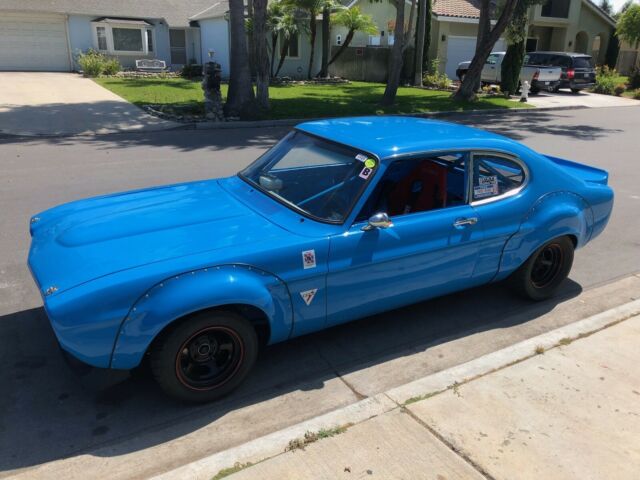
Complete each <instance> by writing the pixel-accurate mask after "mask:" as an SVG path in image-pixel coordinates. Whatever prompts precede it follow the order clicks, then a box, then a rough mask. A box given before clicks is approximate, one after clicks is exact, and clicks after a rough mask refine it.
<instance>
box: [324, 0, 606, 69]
mask: <svg viewBox="0 0 640 480" xmlns="http://www.w3.org/2000/svg"><path fill="white" fill-rule="evenodd" d="M353 5H358V6H359V7H360V9H361V11H362V12H363V13H366V14H369V15H371V16H372V17H373V19H374V21H375V22H376V24H377V25H378V28H379V29H380V33H379V34H378V35H365V34H362V33H357V34H356V35H355V36H354V38H353V41H352V42H351V46H352V47H353V48H354V50H355V49H359V51H358V53H359V54H358V55H350V54H349V53H345V54H344V57H345V61H343V62H340V63H338V62H337V63H338V64H337V65H336V66H335V67H334V70H333V71H334V73H337V74H340V73H341V72H342V71H349V72H351V74H352V77H353V75H354V74H356V75H357V74H360V75H362V74H364V73H366V75H368V76H369V77H370V78H366V79H371V78H372V76H373V77H375V76H376V75H377V73H378V72H379V70H380V66H381V65H383V64H384V62H376V61H375V60H369V59H372V58H375V57H381V56H382V55H381V54H380V53H377V54H375V53H372V52H369V51H368V50H369V49H373V48H376V49H377V48H388V47H389V46H390V45H393V25H394V23H395V15H396V12H395V8H394V7H393V6H392V5H391V4H390V2H370V1H368V0H351V1H350V2H349V3H348V6H353ZM479 5H480V3H479V2H478V1H477V0H434V1H433V7H432V17H431V44H430V47H429V58H431V59H435V58H437V59H439V60H440V69H441V71H442V72H444V73H446V74H447V76H449V78H455V70H456V66H457V65H458V63H459V62H462V61H465V60H470V59H472V58H473V55H474V53H475V46H476V36H477V32H478V21H479V17H480V9H479ZM409 12H410V2H409V0H407V1H406V2H405V18H406V19H407V21H408V18H409ZM614 29H615V20H613V19H612V18H611V17H610V16H609V15H607V14H606V13H605V12H604V11H602V10H601V9H600V8H599V7H597V6H596V5H595V4H594V3H592V2H591V1H590V0H549V1H547V2H546V3H544V4H540V5H535V6H533V7H532V8H531V10H530V12H529V25H528V35H527V42H526V49H527V51H533V50H556V51H568V52H583V53H589V54H593V55H594V58H595V60H596V62H597V63H603V62H604V58H605V53H606V49H607V45H608V42H609V38H610V36H611V33H612V32H613V30H614ZM345 35H346V30H345V29H344V28H341V27H335V28H333V30H332V44H333V45H334V46H338V45H340V41H341V39H342V38H344V37H345ZM505 49H506V41H505V39H500V40H498V42H497V43H496V45H495V47H494V50H495V51H501V50H502V51H504V50H505ZM365 61H367V62H368V63H369V64H373V63H375V68H371V65H364V63H365ZM346 62H349V64H348V65H345V63H346ZM361 64H362V65H361ZM347 76H348V75H347ZM378 77H379V75H378ZM362 79H365V78H362ZM376 79H377V80H380V79H379V78H376Z"/></svg>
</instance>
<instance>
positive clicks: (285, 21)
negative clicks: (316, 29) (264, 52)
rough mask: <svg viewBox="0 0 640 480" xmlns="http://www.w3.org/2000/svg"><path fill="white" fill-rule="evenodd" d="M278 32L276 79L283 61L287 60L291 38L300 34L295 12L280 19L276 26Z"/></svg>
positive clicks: (288, 13)
mask: <svg viewBox="0 0 640 480" xmlns="http://www.w3.org/2000/svg"><path fill="white" fill-rule="evenodd" d="M278 32H279V35H280V39H281V40H280V60H279V61H278V68H276V73H275V76H276V77H277V76H278V74H279V73H280V69H281V68H282V65H283V64H284V61H285V59H286V58H287V54H288V53H289V44H290V43H291V38H292V37H294V36H295V35H299V34H300V24H299V23H298V19H297V17H296V15H295V12H287V13H285V14H284V15H283V16H282V17H281V19H280V23H279V24H278Z"/></svg>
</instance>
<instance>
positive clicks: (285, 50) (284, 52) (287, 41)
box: [276, 37, 291, 77]
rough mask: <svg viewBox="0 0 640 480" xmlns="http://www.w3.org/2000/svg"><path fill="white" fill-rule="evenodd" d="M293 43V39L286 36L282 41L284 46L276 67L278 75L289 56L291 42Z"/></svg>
mask: <svg viewBox="0 0 640 480" xmlns="http://www.w3.org/2000/svg"><path fill="white" fill-rule="evenodd" d="M290 43H291V39H290V38H288V37H284V41H283V42H282V48H281V49H280V60H279V61H278V68H277V69H276V77H277V76H278V74H279V73H280V69H281V68H282V65H284V61H285V59H286V58H287V53H288V52H289V44H290Z"/></svg>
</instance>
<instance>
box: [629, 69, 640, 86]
mask: <svg viewBox="0 0 640 480" xmlns="http://www.w3.org/2000/svg"><path fill="white" fill-rule="evenodd" d="M637 88H640V67H634V68H633V70H631V73H630V74H629V89H631V90H635V89H637Z"/></svg>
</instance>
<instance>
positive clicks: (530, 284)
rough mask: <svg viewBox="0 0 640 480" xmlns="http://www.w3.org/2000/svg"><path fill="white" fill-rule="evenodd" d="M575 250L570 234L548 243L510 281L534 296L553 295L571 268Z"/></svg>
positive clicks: (521, 292) (512, 284) (530, 296)
mask: <svg viewBox="0 0 640 480" xmlns="http://www.w3.org/2000/svg"><path fill="white" fill-rule="evenodd" d="M573 250H574V247H573V242H572V241H571V239H569V237H558V238H555V239H553V240H551V241H550V242H547V243H545V244H544V245H543V246H542V247H540V248H539V249H538V250H536V251H535V252H534V253H533V255H531V256H530V257H529V258H528V259H527V261H526V262H524V264H522V265H521V266H520V268H518V269H517V270H516V271H515V272H514V273H513V274H512V276H511V278H510V279H509V283H510V285H511V286H512V287H513V288H514V289H515V290H516V291H517V292H518V293H520V294H521V295H524V296H525V297H527V298H530V299H532V300H545V299H547V298H549V297H551V296H552V295H553V294H554V293H555V292H556V290H557V289H558V287H559V286H560V284H561V283H562V282H563V281H564V279H565V278H567V276H568V275H569V272H570V271H571V265H572V264H573Z"/></svg>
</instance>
